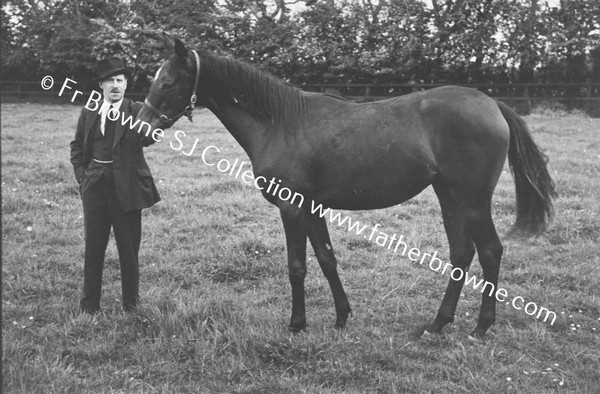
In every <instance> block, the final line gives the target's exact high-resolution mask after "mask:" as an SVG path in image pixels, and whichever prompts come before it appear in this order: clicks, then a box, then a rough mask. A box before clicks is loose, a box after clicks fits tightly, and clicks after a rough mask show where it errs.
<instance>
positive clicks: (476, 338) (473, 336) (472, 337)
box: [467, 331, 483, 343]
mask: <svg viewBox="0 0 600 394" xmlns="http://www.w3.org/2000/svg"><path fill="white" fill-rule="evenodd" d="M467 339H468V340H469V341H470V342H471V343H483V336H482V335H479V334H477V333H476V332H474V331H473V332H472V333H470V334H469V335H468V336H467Z"/></svg>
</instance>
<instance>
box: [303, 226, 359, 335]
mask: <svg viewBox="0 0 600 394" xmlns="http://www.w3.org/2000/svg"><path fill="white" fill-rule="evenodd" d="M308 238H309V239H310V243H311V244H312V247H313V249H314V250H315V254H316V256H317V260H318V261H319V265H320V266H321V270H323V274H324V275H325V278H327V281H328V282H329V287H330V288H331V293H332V294H333V302H334V304H335V312H336V315H337V318H336V321H335V327H336V328H343V327H344V326H345V325H346V320H347V319H348V315H349V314H350V313H351V310H350V304H349V303H348V298H347V297H346V292H344V287H343V286H342V282H341V281H340V277H339V275H338V272H337V260H336V258H335V255H334V253H333V247H332V246H331V240H330V239H329V232H328V231H327V224H326V223H325V219H323V218H320V217H316V216H313V215H310V216H309V229H308Z"/></svg>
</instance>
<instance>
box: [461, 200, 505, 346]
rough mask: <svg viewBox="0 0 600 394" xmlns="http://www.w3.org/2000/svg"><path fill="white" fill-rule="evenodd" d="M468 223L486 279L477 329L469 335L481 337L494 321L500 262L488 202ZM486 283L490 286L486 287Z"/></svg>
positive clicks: (471, 216)
mask: <svg viewBox="0 0 600 394" xmlns="http://www.w3.org/2000/svg"><path fill="white" fill-rule="evenodd" d="M467 220H468V229H467V231H468V232H469V234H471V236H472V237H473V240H474V241H475V246H476V247H477V255H478V256H479V263H480V264H481V268H482V270H483V279H484V280H485V283H484V287H483V288H482V296H481V309H480V310H479V320H478V322H477V327H476V328H475V329H474V330H473V332H471V336H472V337H475V338H482V337H483V335H484V334H485V332H486V331H487V329H488V328H490V326H491V325H492V324H494V322H495V321H496V291H497V288H498V275H499V273H500V260H501V259H502V243H501V242H500V239H499V238H498V234H497V233H496V228H495V227H494V223H493V221H492V215H491V208H490V203H489V202H488V203H487V204H485V206H483V207H481V208H479V209H476V210H472V211H470V212H469V215H468V218H467ZM489 284H491V285H492V286H489Z"/></svg>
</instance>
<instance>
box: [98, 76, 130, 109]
mask: <svg viewBox="0 0 600 394" xmlns="http://www.w3.org/2000/svg"><path fill="white" fill-rule="evenodd" d="M100 88H102V93H103V94H104V98H105V100H106V101H108V102H110V103H116V102H117V101H119V100H121V99H122V98H123V95H125V89H127V78H126V77H125V75H124V74H117V75H113V76H112V77H108V78H106V79H105V80H103V81H102V82H100Z"/></svg>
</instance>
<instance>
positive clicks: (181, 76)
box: [138, 34, 200, 129]
mask: <svg viewBox="0 0 600 394" xmlns="http://www.w3.org/2000/svg"><path fill="white" fill-rule="evenodd" d="M163 40H164V43H165V45H166V47H167V48H168V49H169V50H171V51H172V52H173V55H172V56H171V57H170V58H169V59H168V60H166V61H165V62H164V63H163V64H162V65H161V66H160V68H159V69H158V71H156V75H155V76H154V80H153V81H152V86H150V90H149V92H148V95H147V96H146V100H145V101H144V106H143V107H142V109H141V110H140V112H139V114H138V119H140V120H142V121H144V122H147V123H149V124H150V125H151V126H152V128H161V129H167V128H169V127H171V126H172V125H173V124H174V123H175V122H176V121H177V119H179V118H180V117H181V116H183V115H185V116H187V117H188V118H189V119H190V120H192V110H193V109H194V108H195V106H196V101H197V95H196V94H197V89H198V83H199V79H200V57H199V55H198V53H197V52H196V51H188V50H187V48H186V47H185V44H184V43H183V42H182V41H181V40H179V39H177V38H175V39H172V38H171V37H169V36H168V35H167V34H163Z"/></svg>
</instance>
